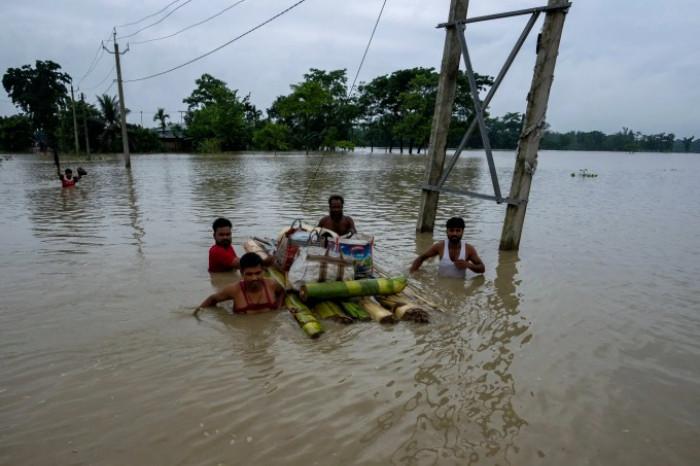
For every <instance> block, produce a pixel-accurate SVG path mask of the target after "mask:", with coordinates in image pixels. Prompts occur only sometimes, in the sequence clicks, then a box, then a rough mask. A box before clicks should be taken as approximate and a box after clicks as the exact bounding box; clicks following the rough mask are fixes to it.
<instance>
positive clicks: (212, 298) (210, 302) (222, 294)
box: [193, 284, 236, 317]
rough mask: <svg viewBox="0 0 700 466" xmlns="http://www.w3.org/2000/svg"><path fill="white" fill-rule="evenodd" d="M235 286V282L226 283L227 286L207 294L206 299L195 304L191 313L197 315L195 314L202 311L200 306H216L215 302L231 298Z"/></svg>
mask: <svg viewBox="0 0 700 466" xmlns="http://www.w3.org/2000/svg"><path fill="white" fill-rule="evenodd" d="M235 287H236V284H233V285H228V286H227V287H224V288H223V289H221V290H220V291H218V292H217V293H214V294H212V295H209V296H208V297H207V299H205V300H204V301H202V304H200V305H199V306H197V309H195V310H194V313H193V315H194V316H195V317H197V315H198V314H199V313H200V312H201V311H202V308H205V307H212V306H216V304H217V303H220V302H221V301H226V300H229V299H233V292H234V290H235Z"/></svg>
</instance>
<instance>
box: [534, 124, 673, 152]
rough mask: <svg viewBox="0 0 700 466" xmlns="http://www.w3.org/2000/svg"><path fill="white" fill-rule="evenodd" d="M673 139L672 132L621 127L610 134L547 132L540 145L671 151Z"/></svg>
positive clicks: (553, 147) (597, 132) (568, 147)
mask: <svg viewBox="0 0 700 466" xmlns="http://www.w3.org/2000/svg"><path fill="white" fill-rule="evenodd" d="M675 139H676V137H675V135H674V134H673V133H658V134H642V133H640V132H634V131H632V130H631V129H629V128H622V131H618V132H617V133H614V134H610V135H606V134H605V133H602V132H601V131H569V132H568V133H556V132H547V133H545V134H544V137H543V138H542V142H541V146H542V148H543V149H555V150H603V151H626V152H639V151H641V152H672V151H673V150H674V142H675Z"/></svg>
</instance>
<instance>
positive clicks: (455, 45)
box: [416, 0, 469, 232]
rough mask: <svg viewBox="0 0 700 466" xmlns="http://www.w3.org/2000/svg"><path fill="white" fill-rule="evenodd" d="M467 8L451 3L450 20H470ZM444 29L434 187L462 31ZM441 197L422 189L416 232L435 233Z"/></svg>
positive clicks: (429, 175)
mask: <svg viewBox="0 0 700 466" xmlns="http://www.w3.org/2000/svg"><path fill="white" fill-rule="evenodd" d="M468 6H469V0H451V2H450V13H449V17H448V18H447V21H448V22H449V23H455V22H457V21H460V20H464V19H465V18H466V17H467V8H468ZM445 29H446V35H445V47H444V49H443V52H442V65H441V67H440V80H439V81H438V89H437V97H436V98H435V113H434V114H433V123H432V126H431V129H430V142H429V144H428V157H427V159H428V160H427V162H426V170H425V172H426V178H425V184H427V185H431V186H435V185H436V184H437V183H438V181H439V180H440V178H441V176H442V170H443V167H444V165H445V151H446V149H447V135H448V133H449V130H450V120H451V119H452V105H453V104H454V100H455V91H456V87H457V76H458V74H459V60H460V53H461V49H460V43H459V37H458V34H460V30H459V28H457V27H456V26H455V25H454V24H453V25H452V26H450V27H447V28H445ZM439 198H440V193H439V192H438V191H429V190H426V189H423V191H422V192H421V202H420V211H419V213H418V223H417V224H416V231H418V232H428V231H433V228H434V227H435V216H436V214H437V206H438V200H439Z"/></svg>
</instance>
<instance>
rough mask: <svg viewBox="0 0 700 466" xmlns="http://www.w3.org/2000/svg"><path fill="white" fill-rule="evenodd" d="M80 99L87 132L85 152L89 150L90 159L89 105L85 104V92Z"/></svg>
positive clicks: (84, 128)
mask: <svg viewBox="0 0 700 466" xmlns="http://www.w3.org/2000/svg"><path fill="white" fill-rule="evenodd" d="M80 101H81V102H82V103H83V132H84V133H85V152H87V157H88V160H90V133H88V125H87V107H86V106H85V94H83V93H82V92H81V93H80Z"/></svg>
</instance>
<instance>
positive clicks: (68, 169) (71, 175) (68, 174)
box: [65, 168, 73, 178]
mask: <svg viewBox="0 0 700 466" xmlns="http://www.w3.org/2000/svg"><path fill="white" fill-rule="evenodd" d="M65 174H66V178H72V177H73V170H71V169H70V168H66V170H65Z"/></svg>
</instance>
